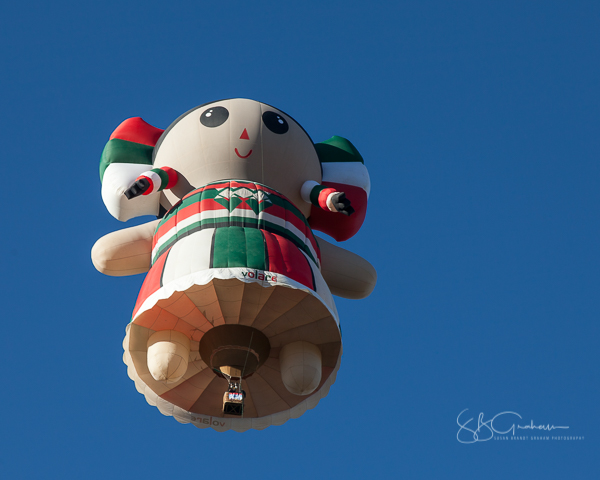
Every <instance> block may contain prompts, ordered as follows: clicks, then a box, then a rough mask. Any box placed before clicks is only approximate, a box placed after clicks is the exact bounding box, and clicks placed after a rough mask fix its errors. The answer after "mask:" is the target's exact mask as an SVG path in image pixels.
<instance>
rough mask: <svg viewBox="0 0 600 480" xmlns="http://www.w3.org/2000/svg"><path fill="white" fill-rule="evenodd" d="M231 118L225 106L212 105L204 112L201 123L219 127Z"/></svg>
mask: <svg viewBox="0 0 600 480" xmlns="http://www.w3.org/2000/svg"><path fill="white" fill-rule="evenodd" d="M228 118H229V111H228V110H227V109H226V108H225V107H211V108H208V109H206V110H204V111H203V112H202V115H200V123H201V124H202V125H204V126H205V127H210V128H213V127H218V126H219V125H223V124H224V123H225V122H226V121H227V119H228Z"/></svg>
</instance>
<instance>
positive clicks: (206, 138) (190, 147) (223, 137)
mask: <svg viewBox="0 0 600 480" xmlns="http://www.w3.org/2000/svg"><path fill="white" fill-rule="evenodd" d="M214 107H224V108H226V109H227V111H228V112H229V116H228V118H227V120H226V121H225V122H224V123H223V124H222V125H219V126H216V127H207V126H205V125H203V124H202V123H201V121H200V117H201V115H202V114H204V113H205V112H206V111H207V110H209V109H211V108H214ZM265 112H275V113H276V114H278V115H280V116H281V117H282V118H283V119H285V121H286V122H287V124H288V127H289V129H288V131H287V132H285V133H283V134H277V133H273V132H272V131H271V130H269V128H267V127H266V126H265V125H264V122H263V120H262V115H263V114H264V113H265ZM246 137H247V138H246ZM242 157H246V158H242ZM154 166H156V167H163V166H168V167H171V168H174V169H175V170H177V171H178V172H179V175H180V181H179V183H178V184H177V185H176V186H175V187H174V188H173V189H171V190H169V191H165V192H164V198H165V199H166V202H164V201H163V202H162V203H163V206H166V207H168V206H169V205H173V204H174V203H176V202H177V201H179V199H181V198H182V197H183V196H184V195H185V194H187V193H189V192H190V191H191V190H193V189H195V188H199V187H202V186H203V185H206V184H207V183H210V182H212V181H216V180H222V179H238V180H250V181H254V182H259V183H262V184H265V185H268V186H269V187H271V188H274V189H275V190H277V191H279V192H280V193H282V194H283V195H285V196H286V197H287V198H288V199H289V200H291V201H292V203H294V204H295V205H296V206H297V207H298V208H299V209H300V210H301V211H302V213H303V214H304V215H305V216H306V217H308V216H309V214H310V209H311V206H310V205H309V204H308V203H306V202H305V201H304V200H302V198H301V196H300V191H301V188H302V185H303V184H304V182H306V181H307V180H314V181H316V182H318V183H320V182H321V165H320V162H319V158H318V156H317V153H316V151H315V148H314V145H313V143H312V140H311V139H310V137H309V136H308V135H307V134H306V132H305V131H304V130H303V129H302V127H300V125H298V124H297V123H296V121H295V120H294V119H292V118H291V117H289V116H288V115H286V114H285V113H283V112H281V111H280V110H278V109H276V108H274V107H271V106H269V105H266V104H264V103H260V102H256V101H254V100H247V99H240V98H238V99H232V100H223V101H220V102H214V103H210V104H207V105H203V106H201V107H198V108H196V109H193V110H191V111H190V112H188V113H187V114H184V116H182V117H180V118H179V119H177V120H176V121H175V122H174V123H173V124H171V126H170V127H169V128H168V129H167V130H165V133H164V134H163V136H162V137H161V139H160V140H159V142H158V143H157V146H156V149H155V152H154Z"/></svg>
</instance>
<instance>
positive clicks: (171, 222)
mask: <svg viewBox="0 0 600 480" xmlns="http://www.w3.org/2000/svg"><path fill="white" fill-rule="evenodd" d="M207 210H225V211H226V212H228V210H227V208H225V207H224V206H223V205H221V204H220V203H218V202H215V201H214V200H213V199H212V198H206V199H204V200H201V201H200V202H197V203H192V204H191V205H188V206H187V207H185V208H181V209H179V210H178V211H177V213H175V215H173V216H171V218H169V219H168V220H167V221H166V222H165V223H163V224H162V225H161V226H160V227H159V229H158V231H157V232H156V233H155V234H154V239H155V241H154V244H153V246H152V248H154V246H155V245H156V242H157V241H158V240H159V239H160V238H161V237H162V236H163V235H165V234H166V233H167V232H168V231H169V230H171V229H172V228H173V227H174V226H175V225H177V224H178V223H179V222H183V221H184V220H185V219H186V218H188V217H191V216H192V215H196V214H198V213H201V212H203V211H207Z"/></svg>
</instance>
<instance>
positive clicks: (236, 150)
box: [235, 148, 252, 158]
mask: <svg viewBox="0 0 600 480" xmlns="http://www.w3.org/2000/svg"><path fill="white" fill-rule="evenodd" d="M235 154H236V155H237V156H238V157H240V158H248V157H249V156H250V155H252V149H250V151H249V152H248V154H247V155H240V152H238V149H237V148H236V149H235Z"/></svg>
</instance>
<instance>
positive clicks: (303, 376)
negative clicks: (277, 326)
mask: <svg viewBox="0 0 600 480" xmlns="http://www.w3.org/2000/svg"><path fill="white" fill-rule="evenodd" d="M321 364H322V362H321V350H319V347H317V346H316V345H313V344H312V343H308V342H294V343H289V344H287V345H285V346H284V347H283V348H282V349H281V351H280V352H279V366H280V370H281V381H282V382H283V384H284V385H285V388H287V390H288V392H290V393H293V394H294V395H310V394H311V393H312V392H314V391H315V390H316V388H317V387H318V386H319V383H320V382H321Z"/></svg>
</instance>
